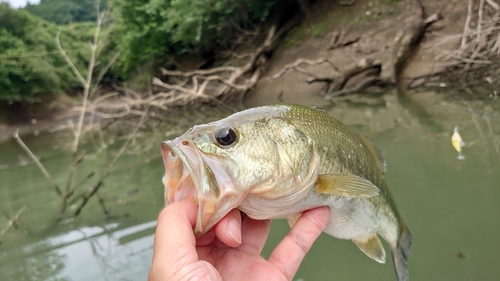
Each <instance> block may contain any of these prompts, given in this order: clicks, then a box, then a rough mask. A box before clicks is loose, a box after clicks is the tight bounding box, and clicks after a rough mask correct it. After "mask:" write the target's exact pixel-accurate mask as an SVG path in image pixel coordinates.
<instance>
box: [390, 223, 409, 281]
mask: <svg viewBox="0 0 500 281" xmlns="http://www.w3.org/2000/svg"><path fill="white" fill-rule="evenodd" d="M400 228H401V233H400V234H399V238H398V242H397V244H396V247H393V248H392V261H393V263H394V268H395V269H396V275H397V276H398V281H408V279H409V275H408V265H407V264H408V257H409V256H410V250H411V233H410V230H408V227H407V226H406V224H405V223H404V222H403V221H402V220H400Z"/></svg>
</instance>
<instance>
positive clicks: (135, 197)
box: [0, 90, 500, 280]
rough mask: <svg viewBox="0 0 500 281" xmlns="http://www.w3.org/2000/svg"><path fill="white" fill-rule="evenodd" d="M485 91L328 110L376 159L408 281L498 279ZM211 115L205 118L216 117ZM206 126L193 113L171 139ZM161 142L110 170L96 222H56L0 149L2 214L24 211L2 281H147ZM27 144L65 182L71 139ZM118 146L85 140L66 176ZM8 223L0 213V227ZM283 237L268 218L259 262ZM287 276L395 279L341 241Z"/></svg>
mask: <svg viewBox="0 0 500 281" xmlns="http://www.w3.org/2000/svg"><path fill="white" fill-rule="evenodd" d="M484 93H485V91H483V92H481V94H479V95H478V94H471V93H470V92H469V93H468V92H467V91H458V90H457V91H454V92H451V91H449V92H445V93H439V94H436V93H434V92H427V93H413V94H411V95H409V96H407V97H406V98H401V97H398V96H397V94H396V93H387V94H384V95H377V96H371V97H363V98H356V99H353V98H349V99H343V100H337V101H335V103H334V104H333V105H331V106H329V107H328V108H327V109H328V111H329V112H330V113H331V114H332V115H333V116H335V117H337V118H338V119H340V120H342V121H343V122H344V123H346V124H347V125H349V126H351V127H353V128H354V129H355V130H356V131H358V132H360V133H362V134H364V135H365V136H367V137H368V138H369V139H371V140H372V141H373V142H374V143H375V144H376V145H377V146H378V147H379V148H380V149H381V150H382V152H383V154H384V155H385V158H386V161H387V165H388V172H387V174H386V177H387V181H388V184H389V187H390V189H391V191H392V192H393V194H394V196H395V198H396V202H397V204H398V207H399V209H400V212H401V213H402V216H403V218H404V219H405V221H406V222H407V224H408V226H409V228H410V230H411V232H412V235H413V248H412V255H411V257H410V263H409V264H410V276H411V279H412V280H496V279H498V278H499V276H500V267H499V266H498V265H499V258H498V253H499V251H500V239H498V233H500V99H493V98H492V97H489V96H488V95H487V94H484ZM478 97H479V99H478ZM289 102H293V101H289ZM308 103H309V104H310V103H311V101H309V102H308ZM318 105H320V106H324V105H325V102H323V101H318ZM201 115H204V114H201ZM209 115H210V117H208V119H210V120H213V119H215V118H219V117H223V116H224V115H225V114H224V113H220V112H219V113H215V114H209ZM206 121H208V120H196V118H193V117H192V116H191V117H190V119H189V120H188V121H186V122H184V123H185V124H184V125H182V126H180V127H181V128H177V130H176V131H175V132H176V133H177V134H178V133H181V131H182V130H184V129H187V127H188V126H190V125H193V124H195V123H204V122H206ZM455 125H458V126H459V128H460V134H461V135H462V138H463V139H464V141H465V142H466V147H465V148H464V155H465V157H466V158H465V160H458V159H457V153H456V152H455V151H454V149H453V148H452V147H451V143H450V137H451V134H452V132H453V127H454V126H455ZM178 127H179V126H178ZM170 129H171V128H165V131H167V130H170ZM166 137H167V136H165V134H158V133H150V134H148V133H145V134H144V135H143V136H142V137H141V138H138V139H137V140H136V142H135V144H132V146H131V148H130V151H129V153H127V154H125V155H124V156H122V158H120V159H119V160H118V162H117V164H116V166H115V167H114V168H113V169H112V170H111V173H110V175H109V176H108V178H107V179H106V181H105V185H104V187H103V188H102V190H101V192H100V194H101V197H102V198H103V199H104V200H105V202H106V206H107V207H108V208H109V209H110V210H111V215H112V217H111V218H108V219H106V218H105V216H104V215H103V212H102V209H101V207H100V206H99V205H98V203H97V200H95V198H94V199H93V200H92V201H91V202H90V203H89V205H88V206H87V208H86V209H84V211H83V214H82V215H81V216H80V217H78V218H76V219H73V220H66V221H65V222H64V223H60V224H57V225H55V224H54V219H55V218H56V216H57V213H58V210H59V208H60V199H59V198H58V196H57V195H56V194H55V193H54V192H53V191H51V190H50V186H49V184H48V183H47V180H46V179H45V178H44V177H43V176H42V174H41V173H40V171H39V170H38V169H37V167H36V166H35V165H34V164H32V163H31V164H28V165H24V166H20V167H19V166H17V165H18V164H19V162H20V158H19V157H21V164H23V163H22V162H23V159H27V157H26V154H25V152H24V151H23V150H22V149H21V148H20V147H19V146H18V145H17V144H16V143H15V142H14V141H11V142H7V143H3V144H1V145H0V207H2V208H3V209H4V210H5V211H6V212H8V213H9V214H10V215H13V214H14V213H15V212H16V211H17V210H18V209H19V208H21V207H23V206H27V209H26V211H24V212H23V213H22V214H21V216H20V222H21V223H22V226H20V227H19V228H18V229H14V228H13V229H11V230H9V231H8V232H7V233H6V234H5V235H4V236H1V237H0V280H145V279H146V276H147V273H148V271H149V265H150V259H151V254H152V243H153V232H154V227H155V219H156V215H157V214H158V212H159V210H160V209H161V208H162V204H163V198H162V196H163V187H162V184H161V182H160V179H161V177H162V173H163V172H162V169H163V167H162V163H161V159H160V157H159V147H158V145H159V143H160V142H161V141H162V140H163V138H166ZM24 140H25V142H26V143H27V144H28V146H29V147H30V148H31V149H32V150H33V152H34V153H35V154H36V155H37V156H39V157H41V161H42V162H43V164H44V165H45V166H46V168H47V169H48V170H49V171H50V173H51V174H52V175H53V177H54V178H55V180H56V181H57V182H58V183H60V185H63V186H64V183H65V180H66V176H67V171H68V166H69V161H70V156H69V152H68V149H67V147H68V144H67V143H68V142H69V136H68V134H67V133H64V132H63V133H55V134H43V135H40V136H37V137H25V138H24ZM119 145H120V140H119V139H118V140H117V141H116V143H115V144H112V145H110V146H109V147H108V149H105V150H103V151H102V152H101V153H97V152H95V147H94V145H93V144H92V142H88V143H87V144H86V145H85V146H86V148H87V150H88V155H87V157H86V160H85V161H84V162H82V164H81V167H79V169H78V170H77V172H76V174H75V178H77V179H78V178H80V179H81V178H83V177H84V176H85V175H86V174H88V173H89V172H90V171H93V170H95V171H96V172H97V173H99V171H102V169H103V167H104V166H105V165H106V163H107V162H108V161H109V160H110V159H111V158H112V157H113V156H114V155H115V153H116V151H117V149H118V148H119ZM150 147H153V149H151V148H150ZM138 150H139V151H140V152H137V151H138ZM89 184H90V183H89ZM88 187H89V186H86V185H84V186H82V187H80V188H81V190H82V191H83V190H85V189H86V188H88ZM7 222H8V220H7V219H6V218H5V217H4V215H3V214H0V230H1V229H2V228H3V227H4V225H6V224H7ZM287 230H288V225H287V223H286V222H285V221H275V222H273V227H272V232H271V235H270V238H269V241H268V246H267V247H266V249H265V251H264V254H265V255H268V254H269V253H270V251H271V249H272V248H273V246H274V245H276V244H277V243H278V241H279V240H280V239H281V238H282V237H283V235H284V234H285V233H286V231H287ZM386 250H387V251H388V250H389V249H388V248H386ZM295 280H396V279H395V275H394V272H393V267H392V262H391V261H390V260H388V261H387V263H386V264H384V265H380V264H378V263H376V262H374V261H372V260H371V259H369V258H368V257H366V256H365V255H364V254H363V253H361V252H360V251H359V250H358V249H357V248H356V246H355V245H354V244H353V243H351V242H350V241H341V240H337V239H335V238H332V237H330V236H328V235H322V236H321V237H320V238H319V240H318V241H317V242H316V244H315V245H314V246H313V249H312V250H311V251H310V252H309V254H308V256H307V257H306V259H305V261H304V262H303V264H302V266H301V268H300V269H299V272H298V273H297V275H296V277H295Z"/></svg>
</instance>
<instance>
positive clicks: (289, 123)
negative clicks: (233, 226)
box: [161, 104, 412, 281]
mask: <svg viewBox="0 0 500 281" xmlns="http://www.w3.org/2000/svg"><path fill="white" fill-rule="evenodd" d="M161 150H162V156H163V162H164V167H165V175H164V177H163V180H162V181H163V184H164V186H165V204H167V205H168V204H172V203H174V202H177V201H179V200H183V199H185V198H187V197H190V196H192V197H193V198H194V201H195V203H196V204H197V205H198V214H197V218H196V225H195V227H194V233H195V235H196V236H198V237H199V236H201V235H202V234H204V233H206V232H207V231H208V230H209V229H210V228H212V227H213V226H214V225H215V224H216V223H217V222H218V221H220V220H221V219H222V218H223V217H224V216H225V215H226V214H227V213H228V212H229V211H231V210H232V209H234V208H237V209H239V210H241V211H242V212H243V213H245V214H246V215H247V216H248V217H250V218H253V219H256V220H264V219H287V220H288V222H289V224H290V226H293V224H294V223H295V222H296V221H297V219H298V218H299V217H300V215H301V214H302V212H304V211H306V210H309V209H313V208H317V207H320V206H328V207H329V208H330V212H331V216H330V220H329V222H328V224H327V226H326V228H325V229H324V232H326V233H327V234H329V235H331V236H333V237H336V238H339V239H347V240H352V241H353V242H354V244H355V245H356V246H357V247H358V248H359V249H360V250H361V251H362V252H364V253H365V254H366V255H368V256H369V257H370V258H372V259H374V260H375V261H377V262H379V263H384V262H385V256H386V254H385V250H384V248H383V246H382V243H381V241H380V239H379V235H380V236H381V237H382V238H383V239H384V240H385V241H386V242H387V243H388V245H389V246H390V248H391V252H392V259H393V263H394V267H395V271H396V275H397V279H398V280H399V281H407V280H408V278H409V274H408V266H407V263H408V257H409V255H410V250H411V240H412V237H411V234H410V231H409V229H408V227H407V226H406V224H405V222H404V221H403V220H402V218H401V216H400V214H399V212H398V210H397V208H396V204H395V202H394V198H393V196H392V195H391V193H390V192H389V189H388V186H387V183H386V181H385V179H384V174H385V171H386V163H385V160H384V158H383V156H382V154H381V152H380V150H378V149H377V148H376V147H375V146H374V145H373V144H372V143H371V142H370V141H369V140H367V139H366V138H365V137H363V136H361V135H359V134H357V133H356V132H354V131H353V130H352V129H350V128H349V127H347V126H346V125H344V124H343V123H341V122H340V121H338V120H337V119H335V118H333V117H332V116H330V115H329V114H328V113H327V112H326V111H323V110H319V109H316V108H312V107H307V106H302V105H294V104H276V105H267V106H262V107H256V108H251V109H247V110H244V111H241V112H237V113H235V114H233V115H230V116H229V117H226V118H224V119H221V120H218V121H215V122H211V123H208V124H203V125H196V126H194V127H192V128H191V129H189V130H187V131H186V132H185V133H184V134H183V135H181V136H179V137H177V138H175V139H173V140H165V141H163V142H162V144H161Z"/></svg>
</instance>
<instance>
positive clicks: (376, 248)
mask: <svg viewBox="0 0 500 281" xmlns="http://www.w3.org/2000/svg"><path fill="white" fill-rule="evenodd" d="M352 242H354V244H356V246H358V248H359V249H360V250H361V251H363V253H365V254H366V255H367V256H369V257H370V258H372V259H374V260H376V261H378V262H379V263H385V250H384V247H383V246H382V243H381V242H380V239H379V238H378V236H377V234H374V235H373V236H372V237H370V238H368V239H367V240H354V239H353V240H352Z"/></svg>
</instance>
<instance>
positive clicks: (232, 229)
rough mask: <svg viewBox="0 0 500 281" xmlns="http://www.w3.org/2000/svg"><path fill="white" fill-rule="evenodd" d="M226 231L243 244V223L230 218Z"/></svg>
mask: <svg viewBox="0 0 500 281" xmlns="http://www.w3.org/2000/svg"><path fill="white" fill-rule="evenodd" d="M226 231H227V233H228V234H229V236H231V237H233V239H234V240H235V241H236V242H238V244H241V225H240V223H239V222H238V221H237V220H230V221H229V222H228V224H227V226H226Z"/></svg>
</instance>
